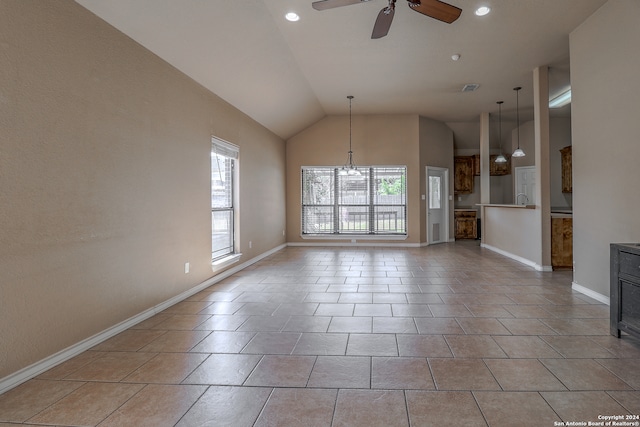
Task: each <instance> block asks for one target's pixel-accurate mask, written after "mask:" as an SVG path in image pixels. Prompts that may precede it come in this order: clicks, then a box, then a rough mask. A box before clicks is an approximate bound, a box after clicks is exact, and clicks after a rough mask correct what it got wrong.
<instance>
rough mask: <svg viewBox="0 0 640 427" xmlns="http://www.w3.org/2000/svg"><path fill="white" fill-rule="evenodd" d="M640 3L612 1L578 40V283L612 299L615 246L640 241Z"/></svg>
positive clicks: (574, 82)
mask: <svg viewBox="0 0 640 427" xmlns="http://www.w3.org/2000/svg"><path fill="white" fill-rule="evenodd" d="M638 22H640V2H638V1H637V0H610V1H609V2H607V3H606V4H605V5H604V6H602V8H600V9H599V10H598V11H597V12H596V13H594V14H593V15H592V16H591V17H590V18H589V19H587V20H586V21H585V22H584V23H583V24H582V25H581V26H580V27H578V28H577V29H576V30H575V31H574V32H573V33H571V37H570V45H571V86H572V93H573V100H572V104H571V112H572V135H573V212H574V214H573V250H574V252H573V256H574V262H575V274H574V281H575V282H576V283H577V284H578V285H580V286H583V287H586V288H588V289H590V290H592V291H594V292H597V293H599V294H602V295H605V296H609V244H610V243H615V242H638V241H640V215H638V212H640V186H638V172H637V171H638V159H639V158H640V120H638V100H639V99H640V86H638V85H637V84H635V82H636V81H637V78H638V70H640V55H637V51H638V46H640V26H639V25H638Z"/></svg>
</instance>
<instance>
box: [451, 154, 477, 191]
mask: <svg viewBox="0 0 640 427" xmlns="http://www.w3.org/2000/svg"><path fill="white" fill-rule="evenodd" d="M453 160H454V162H453V182H454V185H453V190H454V193H455V194H470V193H473V157H471V156H456V157H454V159H453Z"/></svg>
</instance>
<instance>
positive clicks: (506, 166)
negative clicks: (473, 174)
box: [489, 155, 511, 176]
mask: <svg viewBox="0 0 640 427" xmlns="http://www.w3.org/2000/svg"><path fill="white" fill-rule="evenodd" d="M497 157H498V156H497V155H493V156H490V157H489V159H490V161H489V175H491V176H503V175H511V156H505V157H506V158H507V161H506V162H505V163H496V158H497Z"/></svg>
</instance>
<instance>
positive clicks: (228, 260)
mask: <svg viewBox="0 0 640 427" xmlns="http://www.w3.org/2000/svg"><path fill="white" fill-rule="evenodd" d="M241 256H242V254H231V255H228V256H226V257H224V258H220V259H217V260H215V261H212V262H211V269H212V270H213V271H217V270H220V269H221V268H224V267H227V266H229V265H231V264H235V263H236V262H238V261H240V257H241Z"/></svg>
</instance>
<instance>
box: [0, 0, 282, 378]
mask: <svg viewBox="0 0 640 427" xmlns="http://www.w3.org/2000/svg"><path fill="white" fill-rule="evenodd" d="M0 45H1V46H2V49H1V51H0V52H1V53H0V64H1V66H0V128H1V129H2V132H0V200H1V201H2V202H1V208H0V209H1V210H2V212H1V214H0V242H1V243H0V292H1V298H0V325H2V328H0V378H3V377H5V376H7V375H9V374H11V373H14V372H16V371H18V370H19V369H21V368H24V367H26V366H28V365H30V364H33V363H34V362H37V361H39V360H41V359H43V358H45V357H47V356H49V355H51V354H53V353H55V352H58V351H60V350H62V349H65V348H67V347H69V346H71V345H73V344H75V343H78V342H79V341H81V340H83V339H85V338H87V337H90V336H92V335H94V334H96V333H99V332H101V331H103V330H105V329H107V328H109V327H111V326H113V325H115V324H117V323H119V322H121V321H124V320H126V319H128V318H130V317H132V316H134V315H136V314H138V313H141V312H143V311H144V310H146V309H149V308H150V307H153V306H154V305H157V304H159V303H162V302H164V301H166V300H168V299H170V298H172V297H174V296H176V295H179V294H180V293H183V292H185V291H187V290H188V289H190V288H193V287H194V286H196V285H197V284H199V283H201V282H203V281H205V280H206V279H208V278H210V277H211V276H212V275H213V273H212V270H211V246H210V233H211V222H210V188H209V180H210V164H209V162H210V139H211V135H212V134H213V135H216V136H218V137H220V138H223V139H226V140H228V141H230V142H233V143H235V144H237V145H239V146H240V165H241V166H240V168H241V172H240V181H241V188H240V192H241V194H242V196H241V206H240V209H241V214H240V227H241V230H242V231H241V233H242V239H241V242H240V244H241V249H242V251H243V258H242V260H248V259H251V258H253V257H256V256H258V255H260V254H261V253H263V252H265V251H267V250H269V249H272V248H274V247H277V246H278V245H281V244H283V243H284V242H285V238H284V237H283V236H282V230H283V229H284V227H285V210H284V206H285V202H284V200H285V192H284V190H285V184H284V182H285V181H284V180H285V177H284V166H285V147H284V142H283V141H281V140H280V139H279V138H277V137H275V136H274V135H273V134H272V133H270V132H268V131H267V130H265V129H264V128H262V127H261V126H259V125H258V124H256V123H255V122H254V121H252V120H250V119H249V118H248V117H246V116H245V115H243V114H241V113H240V112H238V111H237V110H236V109H235V108H233V107H231V106H230V105H228V104H227V103H225V102H224V101H222V100H221V99H219V98H218V97H216V96H214V95H212V94H211V93H210V92H208V91H206V90H205V89H204V88H202V87H201V86H199V85H197V84H195V83H194V82H193V81H192V80H190V79H189V78H187V77H185V76H184V75H182V74H181V73H180V72H178V71H177V70H175V69H174V68H172V67H170V66H169V65H167V64H166V63H164V62H163V61H162V60H160V59H159V58H158V57H156V56H155V55H153V54H151V53H150V52H148V51H147V50H145V49H144V48H142V47H141V46H139V45H137V44H136V43H135V42H133V41H132V40H131V39H129V38H128V37H126V36H124V35H123V34H121V33H119V32H118V31H116V30H115V29H113V28H112V27H110V26H109V25H107V24H106V23H104V22H103V21H101V20H99V19H98V18H96V17H95V16H94V15H92V14H91V13H90V12H88V11H87V10H85V9H83V8H82V7H80V6H79V5H77V4H75V3H74V2H72V1H70V0H69V1H51V2H48V1H47V2H45V1H36V0H3V1H2V2H0ZM256 96H259V94H257V95H256ZM248 240H252V241H253V248H252V249H249V248H248V244H247V242H248ZM185 262H190V263H191V273H190V274H184V263H185Z"/></svg>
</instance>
